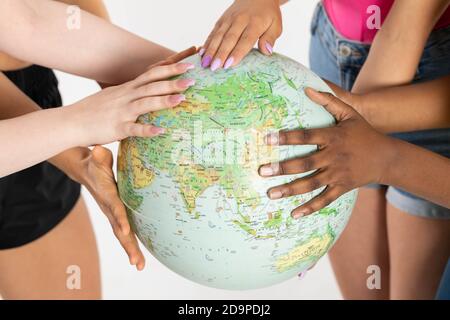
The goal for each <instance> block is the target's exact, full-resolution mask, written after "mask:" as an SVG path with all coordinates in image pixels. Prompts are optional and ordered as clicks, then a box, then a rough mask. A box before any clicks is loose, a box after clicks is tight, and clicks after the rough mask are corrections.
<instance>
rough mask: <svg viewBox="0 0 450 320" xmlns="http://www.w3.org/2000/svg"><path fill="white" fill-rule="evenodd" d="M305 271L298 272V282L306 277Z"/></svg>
mask: <svg viewBox="0 0 450 320" xmlns="http://www.w3.org/2000/svg"><path fill="white" fill-rule="evenodd" d="M306 273H307V272H306V271H303V272H300V273H299V274H298V279H299V280H302V279H304V278H305V277H306Z"/></svg>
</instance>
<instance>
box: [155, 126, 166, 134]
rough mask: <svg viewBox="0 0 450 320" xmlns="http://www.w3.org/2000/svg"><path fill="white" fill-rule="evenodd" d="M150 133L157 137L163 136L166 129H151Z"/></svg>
mask: <svg viewBox="0 0 450 320" xmlns="http://www.w3.org/2000/svg"><path fill="white" fill-rule="evenodd" d="M151 131H152V133H153V134H156V135H158V134H163V133H164V132H166V129H164V128H160V127H152V128H151Z"/></svg>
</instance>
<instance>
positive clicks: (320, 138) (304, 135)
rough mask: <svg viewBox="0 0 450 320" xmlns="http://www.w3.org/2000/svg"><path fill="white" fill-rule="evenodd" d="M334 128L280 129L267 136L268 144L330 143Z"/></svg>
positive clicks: (321, 144) (322, 144) (320, 144)
mask: <svg viewBox="0 0 450 320" xmlns="http://www.w3.org/2000/svg"><path fill="white" fill-rule="evenodd" d="M332 130H333V128H321V129H299V130H292V131H280V132H277V133H272V134H269V135H268V136H266V139H265V140H266V143H267V144H268V145H301V144H306V145H314V144H316V145H319V146H324V145H326V144H327V143H328V141H329V137H330V136H331V135H332V133H333V132H332Z"/></svg>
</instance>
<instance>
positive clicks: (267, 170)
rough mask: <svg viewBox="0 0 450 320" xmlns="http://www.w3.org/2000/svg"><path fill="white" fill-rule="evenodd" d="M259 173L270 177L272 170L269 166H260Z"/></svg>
mask: <svg viewBox="0 0 450 320" xmlns="http://www.w3.org/2000/svg"><path fill="white" fill-rule="evenodd" d="M259 174H260V175H261V176H263V177H270V176H272V175H273V170H272V168H271V167H270V166H267V167H261V169H260V170H259Z"/></svg>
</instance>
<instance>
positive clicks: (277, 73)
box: [118, 50, 356, 290]
mask: <svg viewBox="0 0 450 320" xmlns="http://www.w3.org/2000/svg"><path fill="white" fill-rule="evenodd" d="M186 61H187V62H190V63H193V64H195V65H196V68H195V69H194V70H191V71H189V72H188V73H186V74H184V75H182V76H181V77H182V78H191V79H195V80H196V84H195V86H193V87H191V88H190V89H188V90H187V91H186V93H185V95H186V101H185V102H183V103H182V104H181V105H180V106H178V107H176V108H174V109H170V110H162V111H158V112H155V113H151V114H147V115H143V116H142V117H140V119H139V121H140V122H141V123H148V124H153V125H157V126H161V127H164V128H166V132H165V134H163V135H161V136H158V137H156V138H152V139H145V138H128V139H126V140H124V141H122V143H121V146H120V150H119V157H118V187H119V193H120V196H121V199H122V200H123V202H124V203H125V205H126V207H127V211H128V215H129V219H130V222H131V224H132V227H133V229H134V231H135V232H136V234H137V235H138V237H139V239H140V240H141V241H142V243H143V244H144V245H145V246H146V247H147V248H148V249H149V250H150V252H151V253H152V254H153V255H154V256H155V257H156V258H157V259H158V260H159V261H160V262H162V263H163V264H165V265H166V266H167V267H168V268H170V269H171V270H173V271H175V272H176V273H178V274H180V275H182V276H184V277H186V278H188V279H190V280H193V281H195V282H198V283H201V284H204V285H208V286H212V287H217V288H225V289H239V290H242V289H252V288H259V287H264V286H269V285H273V284H277V283H279V282H282V281H284V280H287V279H289V278H291V277H294V276H295V275H296V274H298V273H299V272H302V271H304V270H306V269H308V268H309V267H310V266H312V265H313V264H315V263H316V262H317V261H318V260H319V259H320V258H321V257H322V256H323V255H324V254H326V252H327V251H328V250H329V249H330V248H331V246H332V245H333V243H334V242H335V241H336V240H337V238H338V237H339V235H340V234H341V232H342V230H343V229H344V227H345V225H346V224H347V221H348V219H349V217H350V214H351V211H352V208H353V205H354V201H355V197H356V191H352V192H349V193H347V194H345V195H343V196H341V197H340V198H339V199H337V200H336V201H335V202H333V203H332V204H330V205H329V206H328V207H326V208H324V209H322V210H320V211H319V212H316V213H314V214H312V215H310V216H307V217H304V218H302V219H300V220H294V219H292V217H291V216H290V213H291V211H292V210H293V209H294V208H296V207H298V206H299V205H301V204H302V203H304V202H306V201H308V200H310V199H311V198H312V197H314V196H316V195H318V194H319V193H320V192H321V191H322V190H323V188H321V189H318V190H315V191H314V192H311V193H308V194H304V195H300V196H295V197H291V198H286V199H280V200H275V201H272V200H270V199H269V198H268V197H267V190H268V189H269V188H271V187H273V186H276V185H280V184H284V183H287V182H289V181H292V180H293V179H297V178H300V177H303V176H306V175H308V174H311V173H312V172H310V173H306V174H301V175H291V176H282V177H274V178H269V179H267V178H261V177H260V176H259V175H258V168H259V167H260V166H261V165H262V164H266V163H269V162H278V161H281V160H284V159H289V158H293V157H298V156H303V155H307V154H310V153H312V152H315V151H316V149H317V148H316V146H311V145H302V146H267V145H266V144H265V143H264V137H265V136H266V135H267V134H269V133H274V132H278V131H280V130H291V129H298V128H318V127H327V126H332V125H334V119H333V117H332V116H331V115H330V114H329V113H328V112H327V111H326V110H325V109H324V108H323V107H321V106H318V105H316V104H315V103H313V102H312V101H310V100H309V99H308V98H307V97H306V95H305V94H304V92H303V89H304V88H305V87H306V86H309V87H313V88H315V89H317V90H321V91H330V89H329V88H328V86H327V85H326V84H325V83H324V82H323V81H322V80H321V79H320V78H319V77H318V76H316V75H315V74H314V73H312V72H311V71H309V70H308V69H307V68H305V67H304V66H303V65H301V64H299V63H297V62H295V61H293V60H291V59H289V58H286V57H284V56H281V55H279V54H274V55H273V56H272V57H266V56H264V55H262V54H260V53H259V52H258V51H256V50H253V51H252V52H251V53H250V54H249V55H248V56H247V57H246V58H245V59H244V60H243V61H242V62H241V64H240V65H239V66H238V67H236V68H233V69H229V70H220V71H216V72H211V71H210V70H209V69H204V68H201V66H200V57H199V56H192V57H190V58H188V59H187V60H186Z"/></svg>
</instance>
